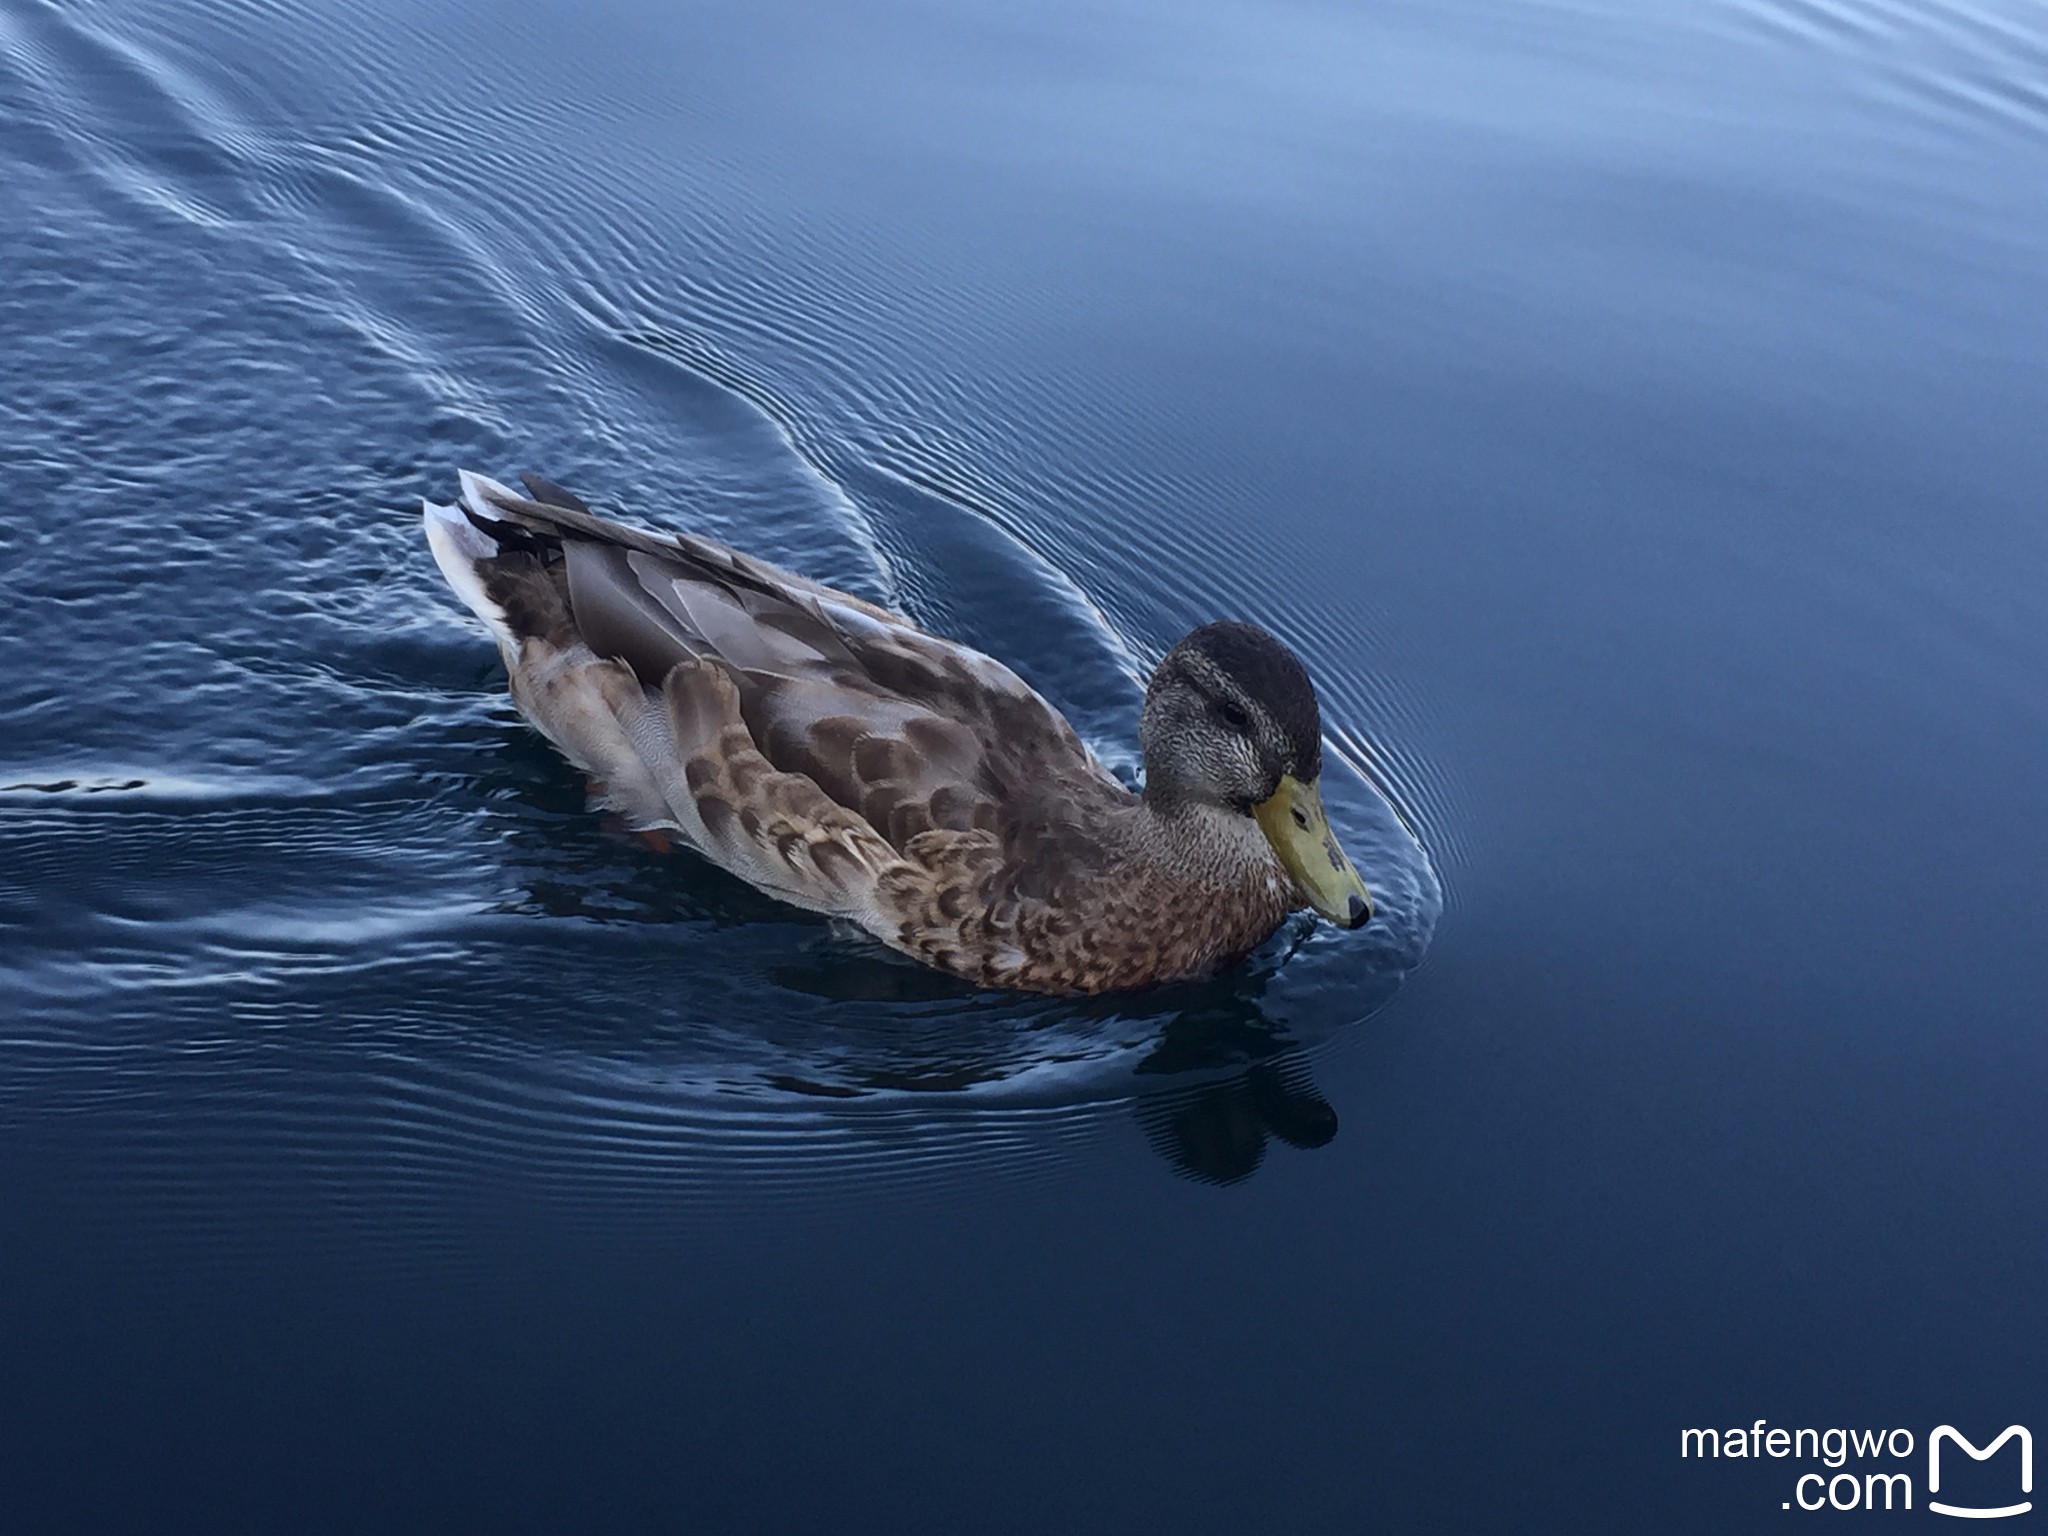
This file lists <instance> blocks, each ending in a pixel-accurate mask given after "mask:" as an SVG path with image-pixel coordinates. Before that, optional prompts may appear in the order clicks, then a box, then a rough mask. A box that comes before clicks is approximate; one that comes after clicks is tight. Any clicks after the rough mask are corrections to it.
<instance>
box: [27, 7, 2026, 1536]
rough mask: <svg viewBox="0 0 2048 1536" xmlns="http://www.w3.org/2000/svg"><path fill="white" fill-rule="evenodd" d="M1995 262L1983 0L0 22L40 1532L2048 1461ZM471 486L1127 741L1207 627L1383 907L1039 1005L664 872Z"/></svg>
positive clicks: (1740, 1510)
mask: <svg viewBox="0 0 2048 1536" xmlns="http://www.w3.org/2000/svg"><path fill="white" fill-rule="evenodd" d="M2044 263H2048V15H2044V13H2043V12H2042V11H2041V9H2040V8H2039V6H2038V5H2036V4H2033V3H2030V0H1978V3H1974V4H1969V5H1962V6H1948V5H1937V4H1930V5H1923V6H1906V5H1901V4H1897V3H1895V0H1853V3H1846V4H1832V3H1817V0H1739V3H1738V0H1711V3H1705V4H1698V5H1686V6H1679V5H1671V4H1653V5H1625V4H1620V3H1614V0H1592V3H1589V4H1564V3H1551V0H1545V3H1542V4H1538V5H1533V6H1532V5H1505V4H1498V3H1494V0H1478V3H1472V4H1462V5H1434V6H1424V5H1414V4H1408V3H1405V0H1395V3H1390V4H1374V5H1368V6H1343V5H1335V4H1318V3H1279V0H1265V3H1260V4H1249V3H1241V0H1197V3H1195V4H1192V5H1190V4H1178V5H1172V6H1169V5H1164V4H1154V3H1147V0H1094V3H1088V4H1082V3H1069V0H1056V3H1053V4H1050V5H1036V6H1021V5H996V4H971V5H952V6H947V5H938V4H922V3H916V0H900V3H899V0H878V3H871V4H862V5H857V6H856V5H829V4H809V5H806V4H784V5H769V6H752V5H740V4H698V5H687V6H681V5H663V4H653V3H648V0H612V3H603V4H595V5H570V4H567V3H557V0H520V3H519V4H517V5H516V6H510V7H485V6H481V5H474V4H471V5H463V6H448V5H443V6H432V7H422V6H418V5H415V4H412V3H400V0H348V3H345V4H339V5H332V6H310V5H301V4H299V3H297V0H289V3H271V0H263V3H250V4H242V3H239V0H221V3H211V4H206V5H190V4H185V3H173V0H156V3H150V0H134V3H126V0H124V3H106V4H101V3H90V4H72V3H66V4H52V3H44V0H0V467H4V472H5V473H4V478H0V593H4V617H0V721H4V726H5V729H4V737H0V967H4V970H0V1173H4V1178H0V1317H4V1318H5V1319H6V1329H5V1340H4V1356H0V1526H4V1527H5V1528H6V1529H8V1530H22V1531H45V1530H50V1531H54V1530H82V1531H85V1530H89V1531H126V1530H133V1531H145V1530H146V1531H166V1530H176V1531H206V1532H220V1531H230V1530H249V1531H266V1532H268V1531H280V1530H293V1531H313V1530H361V1531H371V1530H400V1529H406V1530H412V1529H441V1530H445V1529H469V1530H490V1531H511V1530H534V1531H550V1532H552V1531H561V1530H566V1529H603V1530H614V1529H668V1530H674V1529H682V1530H727V1529H730V1530H753V1531H825V1530H848V1531H852V1530H861V1531H865V1530H876V1531H935V1532H936V1531H977V1532H981V1531H1032V1532H1036V1531H1045V1530H1107V1529H1116V1528H1121V1529H1140V1530H1163V1529H1178V1530H1188V1531H1241V1530H1247V1529H1260V1530H1263V1529H1286V1530H1314V1531H1353V1530H1359V1529H1364V1528H1367V1527H1368V1526H1379V1527H1384V1528H1389V1529H1400V1530H1421V1529H1445V1530H1472V1531H1482V1530H1487V1531H1490V1530H1501V1531H1509V1530H1514V1531H1528V1530H1537V1529H1542V1530H1556V1531H1583V1530H1700V1531H1717V1532H1725V1531H1731V1530H1749V1529H1763V1528H1765V1527H1767V1526H1771V1527H1774V1526H1775V1523H1776V1522H1779V1521H1796V1520H1799V1519H1801V1518H1803V1517H1800V1516H1798V1515H1797V1513H1796V1512H1795V1513H1794V1514H1792V1515H1786V1514H1784V1513H1782V1512H1781V1510H1780V1504H1781V1503H1782V1502H1783V1501H1785V1500H1786V1499H1789V1498H1790V1497H1791V1484H1792V1476H1793V1472H1794V1471H1799V1470H1806V1468H1805V1467H1804V1466H1801V1467H1797V1468H1794V1467H1792V1464H1791V1463H1775V1462H1765V1463H1763V1464H1762V1465H1761V1466H1755V1465H1752V1464H1748V1463H1741V1462H1738V1463H1734V1464H1729V1463H1709V1464H1707V1465H1706V1466H1704V1467H1703V1466H1701V1465H1699V1464H1698V1463H1696V1462H1681V1460H1680V1459H1679V1457H1678V1447H1677V1441H1678V1436H1679V1431H1680V1429H1681V1428H1684V1427H1687V1426H1694V1425H1706V1424H1712V1425H1718V1426H1722V1427H1726V1426H1729V1425H1734V1424H1745V1425H1746V1424H1748V1423H1749V1422H1750V1421H1752V1420H1753V1419H1755V1418H1757V1417H1759V1416H1763V1417H1766V1418H1768V1419H1769V1420H1770V1421H1771V1422H1772V1423H1774V1424H1781V1425H1786V1426H1793V1427H1796V1426H1800V1425H1814V1426H1822V1427H1825V1426H1830V1425H1838V1424H1840V1425H1863V1426H1878V1425H1882V1426H1886V1427H1890V1426H1894V1425H1903V1426H1908V1427H1910V1428H1911V1429H1912V1430H1913V1431H1914V1433H1915V1434H1916V1435H1917V1436H1920V1437H1923V1439H1924V1436H1925V1434H1926V1432H1927V1430H1928V1429H1930V1428H1931V1427H1932V1426H1933V1425H1935V1424H1937V1423H1941V1422H1953V1423H1955V1424H1957V1425H1959V1426H1960V1427H1961V1428H1963V1429H1964V1430H1965V1431H1966V1432H1968V1433H1971V1434H1974V1435H1976V1436H1978V1437H1979V1438H1980V1440H1981V1438H1982V1437H1983V1436H1985V1435H1987V1434H1990V1433H1993V1432H1995V1431H1996V1430H1998V1429H2000V1428H2002V1427H2003V1426H2004V1425H2005V1424H2007V1423H2008V1422H2029V1423H2031V1424H2032V1426H2033V1428H2034V1431H2035V1433H2037V1434H2048V1412H2044V1409H2048V1392H2044V1388H2043V1381H2044V1367H2048V1321H2044V1318H2043V1315H2042V1309H2041V1297H2042V1295H2043V1294H2044V1280H2048V1273H2044V1268H2048V1226H2044V1221H2043V1217H2044V1209H2043V1205H2044V1201H2043V1192H2044V1186H2043V1168H2044V1154H2048V1129H2044V1125H2048V1122H2044V1117H2043V1113H2042V1111H2043V1107H2044V1103H2048V1097H2044V1096H2048V1042H2044V1038H2043V1030H2042V1027H2041V1026H2042V1012H2043V1003H2042V999H2043V996H2044V990H2048V943H2044V916H2043V915H2044V910H2048V906H2044V900H2043V895H2042V890H2041V886H2042V880H2043V876H2044V874H2048V774H2044V773H2043V763H2044V756H2048V702H2044V692H2043V688H2042V682H2041V680H2042V677H2043V675H2044V668H2048V627H2044V615H2048V601H2044V593H2048V526H2044V518H2043V509H2044V506H2048V501H2044V497H2048V429H2044V423H2048V361H2044V359H2048V305H2044V302H2043V294H2044V286H2043V273H2044V270H2048V265H2044ZM458 465H469V466H472V467H477V468H481V469H484V470H487V471H490V472H494V473H498V474H501V475H503V474H508V473H510V472H512V471H515V470H518V469H521V468H526V467H542V468H545V469H546V470H547V471H548V472H549V473H551V474H553V475H554V476H555V477H556V478H558V479H561V480H563V481H564V482H566V483H568V484H570V485H572V486H575V487H577V488H578V489H580V490H582V491H583V492H584V493H586V494H588V495H590V496H591V497H592V498H593V499H595V500H597V501H599V502H601V503H603V504H605V505H607V506H611V507H617V508H622V509H626V510H629V511H631V512H632V513H634V514H636V515H638V516H640V517H642V518H645V519H649V520H654V521H674V522H679V523H685V524H688V525H690V526H694V527H698V528H702V529H705V530H707V531H710V532H713V533H715V534H719V535H721V536H724V537H727V538H729V539H731V540H733V541H734V542H737V543H741V544H744V545H745V546H747V547H749V548H753V549H756V550H758V551H760V552H762V553H765V554H768V555H770V556H771V557H774V558H777V559H779V560H782V561H784V562H785V563H788V564H791V565H794V566H797V567H798V568H801V569H804V570H807V571H810V572H813V573H815V574H818V575H820V576H823V577H826V578H827V579H831V580H835V581H839V582H842V583H844V584H847V585H851V586H855V587H857V588H859V589H861V590H863V591H867V592H870V593H872V594H875V595H877V596H881V597H884V598H886V599H888V600H890V601H894V602H898V603H901V604H903V605H905V606H907V607H909V608H911V609H913V610H914V611H915V612H917V613H918V614H919V615H921V616H922V617H923V618H925V619H926V620H927V621H928V622H930V623H931V624H933V625H935V626H936V627H939V628H941V629H943V630H945V631H947V632H948V633H952V634H955V635H958V636H960V637H962V638H965V639H968V640H970V641H972V642H974V643H977V644H980V645H982V646H984V647H985V648H987V649H989V650H991V651H994V652H996V653H998V654H1000V655H1002V656H1004V657H1005V658H1006V659H1007V660H1009V661H1011V662H1012V663H1013V664H1015V665H1017V666H1018V668H1019V669H1020V670H1021V671H1023V672H1024V673H1025V674H1026V676H1027V677H1029V678H1031V679H1032V680H1033V681H1034V682H1036V683H1037V684H1038V685H1039V686H1040V687H1041V688H1043V689H1045V690H1046V691H1047V692H1048V693H1049V694H1051V695H1053V696H1054V697H1055V698H1056V699H1058V700H1059V702H1061V703H1062V705H1064V706H1065V707H1067V708H1068V709H1069V710H1070V711H1071V712H1072V714H1073V716H1074V718H1075V720H1076V722H1077V724H1078V725H1080V727H1081V728H1082V729H1083V730H1084V732H1086V733H1087V734H1088V735H1089V737H1090V738H1091V739H1092V740H1094V741H1095V742H1096V743H1097V744H1098V746H1099V747H1100V749H1101V750H1103V751H1104V753H1105V755H1106V756H1108V757H1109V758H1110V759H1111V760H1112V761H1113V762H1115V763H1117V764H1119V765H1121V766H1123V767H1125V768H1126V769H1128V768H1129V767H1131V766H1132V763H1133V754H1132V738H1133V735H1134V729H1133V721H1134V711H1135V705H1136V700H1137V697H1138V692H1137V686H1136V684H1135V683H1134V682H1133V678H1134V676H1136V675H1138V674H1140V673H1142V671H1143V669H1144V668H1145V666H1146V665H1147V664H1148V663H1149V661H1150V659H1151V658H1152V657H1153V656H1155V655H1156V654H1157V653H1158V652H1159V651H1160V650H1161V649H1162V648H1163V647H1164V646H1165V645H1166V644H1168V643H1170V642H1171V641H1172V640H1173V639H1174V638H1175V637H1176V636H1177V635H1178V634H1180V633H1181V632H1182V631H1183V630H1185V629H1186V628H1188V627H1189V626H1191V625H1192V624H1194V623H1197V622H1200V621H1203V620H1206V619H1210V618H1214V617H1221V616H1242V617H1253V618H1258V619H1260V620H1262V621H1264V622H1266V623H1268V624H1269V625H1270V626H1271V627H1273V628H1274V629H1276V630H1277V631H1279V632H1280V633H1282V634H1283V635H1285V636H1286V637H1287V638H1288V639H1289V640H1290V641H1292V642H1293V643H1294V644H1295V645H1296V646H1297V648H1298V649H1299V650H1300V651H1301V652H1302V654H1303V655H1304V656H1305V657H1306V659H1307V660H1308V663H1309V665H1310V668H1311V670H1312V672H1313V673H1314V675H1315V676H1316V678H1317V681H1318V684H1319V687H1320V689H1321V692H1322V694H1323V698H1324V708H1325V715H1326V721H1327V723H1328V725H1329V728H1330V732H1331V738H1332V749H1333V765H1334V766H1333V771H1332V774H1331V780H1332V799H1333V805H1334V809H1335V812H1336V815H1337V819H1338V820H1339V822H1340V824H1341V825H1342V826H1343V827H1344V828H1345V830H1346V835H1347V839H1348V840H1349V841H1350V842H1351V843H1352V844H1353V845H1354V848H1355V850H1356V851H1357V852H1358V854H1359V862H1360V865H1361V867H1362V868H1363V869H1364V871H1365V873H1366V875H1367V878H1368V880H1369V881H1371V882H1372V883H1373V884H1374V885H1375V887H1376V888H1377V889H1378V890H1379V891H1380V892H1381V893H1382V895H1383V897H1384V898H1385V905H1386V909H1387V912H1388V918H1387V920H1386V921H1384V922H1381V923H1376V924H1375V925H1374V928H1373V929H1371V930H1368V931H1367V934H1365V935H1361V936H1346V935H1337V934H1332V933H1330V932H1329V931H1328V930H1314V931H1311V930H1310V929H1309V928H1307V927H1306V925H1296V926H1295V927H1293V928H1290V929H1289V930H1288V931H1287V932H1285V933H1283V935H1282V936H1281V937H1280V938H1279V939H1278V940H1276V941H1275V943H1274V944H1273V945H1271V946H1269V947H1268V949H1267V950H1266V951H1263V952H1262V953H1261V955H1260V956H1259V957H1257V959H1256V960H1255V961H1254V963H1253V964H1252V965H1250V966H1249V967H1247V968H1246V969H1245V970H1244V971H1242V972H1239V973H1237V974H1235V975H1233V976H1231V977H1228V978H1225V979H1222V980H1219V981H1217V982H1215V983H1212V984H1207V985H1204V986H1198V987H1188V988H1181V989H1175V990H1173V991H1171V992H1169V993H1166V994H1162V995H1159V996H1153V997H1142V998H1128V999H1121V1000H1111V1001H1108V1002H1101V1003H1086V1004H1054V1003H1047V1002H1044V1001H1037V1000H1028V999H1007V998H1000V997H993V996H987V995H978V994H974V993H971V992H966V991H963V990H961V989H959V988H956V987H953V986H952V985H950V984H948V983H944V982H942V981H935V980H931V979H929V978H926V977H924V976H923V975H922V974H921V973H918V972H915V971H913V970H910V969H908V968H907V967H905V966H903V965H901V964H899V963H897V962H895V961H893V960H891V959H889V958H887V957H886V956H883V955H882V954H881V953H880V952H879V951H877V950H874V949H872V948H870V947H867V946H865V945H863V944H862V943H860V942H857V941H855V940H853V939H850V938H848V937H847V936H845V935H842V934H837V933H834V932H833V931H832V930H831V929H829V928H828V927H826V926H824V925H823V924H820V923H816V922H813V921H811V920H809V919H806V918H804V917H802V916H801V915H797V914H792V913H790V912H788V911H786V910H784V909H781V908H778V907H776V906H775V905H774V904H773V903H771V902H768V901H767V900H765V899H764V898H759V897H756V896H754V895H753V894H752V893H750V892H748V891H746V890H745V889H744V888H742V887H740V886H738V885H737V884H735V883H734V882H732V881H729V880H726V879H724V878H723V877H720V876H717V875H715V874H712V873H708V872H706V871H703V870H701V869H697V868H692V867H690V866H689V864H688V863H687V861H682V860H676V859H670V860H666V861H664V860H661V859H658V858H656V857H654V856H652V855H651V854H648V853H646V852H645V851H643V850H640V849H638V848H636V847H634V846H632V845H631V844H629V843H626V842H624V841H623V840H621V839H619V838H617V837H616V836H614V835H612V834H611V833H609V832H608V831H607V830H606V829H605V828H604V827H603V825H601V824H600V823H599V822H598V821H597V820H596V819H595V818H592V817H590V816H588V815H586V814H585V812H584V810H583V806H582V795H581V786H580V782H579V780H578V779H577V777H576V775H575V774H574V773H573V772H572V771H571V770H569V769H568V768H567V767H565V766H564V765H563V764H561V763H560V762H558V761H557V760H556V759H555V758H554V757H553V756H552V754H551V753H550V752H549V751H548V750H547V749H546V748H545V747H544V746H543V745H542V744H540V743H539V742H538V741H537V740H536V739H535V738H534V737H533V736H532V735H531V734H530V733H529V732H528V731H527V730H526V729H525V728H524V727H523V726H522V725H521V724H520V723H519V721H518V720H517V717H516V716H515V715H514V714H513V713H512V712H511V710H510V707H509V705H508V704H506V703H505V701H504V700H503V697H502V676H501V674H500V673H499V671H498V668H497V664H496V661H495V658H494V656H493V653H492V650H491V648H490V646H489V644H488V643H487V641H486V640H485V639H484V638H483V637H482V635H481V634H480V633H479V632H478V631H477V629H476V627H475V626H474V625H473V624H472V623H470V622H469V621H468V620H467V618H466V616H465V615H464V614H463V613H462V612H461V611H460V609H459V608H458V607H457V605H456V604H455V603H454V601H453V599H452V598H451V597H450V596H449V595H448V593H447V592H446V590H445V588H444V587H443V586H442V585H441V583H440V580H439V577H438V575H437V574H436V573H435V572H434V571H433V568H432V565H431V562H430V560H429V559H428V557H427V555H426V552H425V550H424V547H423V544H422V542H421V540H420V537H419V534H418V529H417V523H416V508H417V505H418V500H419V498H420V497H421V496H422V495H432V496H435V497H437V498H444V497H445V496H446V495H447V494H448V493H449V492H450V490H451V489H452V484H453V473H454V470H455V468H456V467H457V466H458ZM1411 833H1412V835H1411ZM1432 935H1433V936H1432ZM1418 962H1420V965H1419V968H1418ZM1404 977H1405V980H1404ZM1909 1466H1910V1467H1911V1469H1912V1470H1914V1471H1915V1472H1918V1471H1920V1470H1921V1466H1920V1463H1919V1462H1918V1461H1917V1460H1916V1461H1915V1462H1913V1463H1910V1464H1909ZM1916 1481H1917V1479H1916ZM1945 1486H1948V1485H1947V1484H1945ZM1958 1486H1961V1485H1958ZM1924 1496H1925V1494H1924V1489H1923V1490H1922V1493H1921V1497H1922V1498H1923V1499H1924ZM1987 1501H1989V1500H1988V1498H1987ZM1861 1518H1863V1519H1866V1520H1867V1519H1871V1518H1875V1517H1871V1516H1864V1517H1861ZM1889 1518H1890V1519H1897V1520H1899V1521H1902V1522H1906V1523H1912V1522H1920V1523H1923V1524H1924V1523H1929V1522H1928V1521H1927V1520H1926V1517H1925V1515H1924V1512H1923V1511H1921V1510H1919V1509H1918V1508H1916V1512H1915V1514H1914V1515H1912V1516H1910V1517H1909V1516H1904V1515H1895V1516H1892V1517H1889ZM2033 1518H2036V1519H2039V1518H2044V1517H2043V1516H2040V1515H2038V1514H2037V1515H2036V1516H2034V1517H2033ZM1932 1523H1936V1524H1938V1523H1940V1522H1939V1521H1935V1522H1932Z"/></svg>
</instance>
